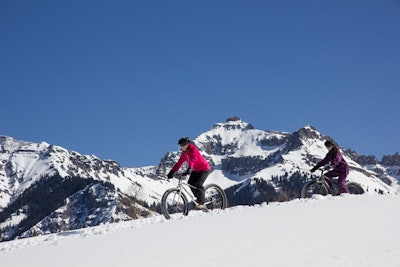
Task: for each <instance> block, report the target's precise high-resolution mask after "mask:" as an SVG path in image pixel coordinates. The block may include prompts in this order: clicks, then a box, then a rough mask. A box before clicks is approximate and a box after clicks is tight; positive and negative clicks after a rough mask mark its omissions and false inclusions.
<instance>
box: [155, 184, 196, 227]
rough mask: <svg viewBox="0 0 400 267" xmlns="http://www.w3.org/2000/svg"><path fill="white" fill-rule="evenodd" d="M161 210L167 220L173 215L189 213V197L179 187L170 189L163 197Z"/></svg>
mask: <svg viewBox="0 0 400 267" xmlns="http://www.w3.org/2000/svg"><path fill="white" fill-rule="evenodd" d="M161 211H162V213H163V215H164V217H165V218H166V219H167V220H168V219H171V216H172V215H179V214H181V215H182V216H186V215H188V213H189V204H188V200H187V197H186V196H185V194H183V193H182V192H180V190H178V189H177V188H171V189H168V190H167V191H165V193H164V195H163V196H162V198H161Z"/></svg>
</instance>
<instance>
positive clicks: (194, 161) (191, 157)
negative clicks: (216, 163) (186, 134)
mask: <svg viewBox="0 0 400 267" xmlns="http://www.w3.org/2000/svg"><path fill="white" fill-rule="evenodd" d="M184 162H187V163H188V165H189V168H191V169H192V170H193V171H196V172H200V171H208V170H210V165H209V164H208V162H207V160H206V159H205V158H204V157H203V156H202V155H201V154H200V152H199V150H198V149H197V147H196V146H195V145H194V144H190V145H189V147H188V149H187V150H186V152H182V154H181V157H180V158H179V160H178V162H177V163H176V164H175V165H174V167H172V171H173V172H177V171H178V170H179V168H180V167H181V166H182V164H183V163H184Z"/></svg>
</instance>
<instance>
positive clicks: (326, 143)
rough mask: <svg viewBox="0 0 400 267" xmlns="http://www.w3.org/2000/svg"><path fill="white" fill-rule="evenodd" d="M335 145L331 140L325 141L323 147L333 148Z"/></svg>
mask: <svg viewBox="0 0 400 267" xmlns="http://www.w3.org/2000/svg"><path fill="white" fill-rule="evenodd" d="M334 144H335V143H334V142H333V140H326V141H325V146H326V147H330V146H333V145H334Z"/></svg>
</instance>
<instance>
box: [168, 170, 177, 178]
mask: <svg viewBox="0 0 400 267" xmlns="http://www.w3.org/2000/svg"><path fill="white" fill-rule="evenodd" d="M174 173H175V172H174V171H173V170H170V171H169V173H168V174H167V177H168V178H169V179H171V178H173V177H174Z"/></svg>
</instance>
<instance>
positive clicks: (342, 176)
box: [338, 170, 349, 194]
mask: <svg viewBox="0 0 400 267" xmlns="http://www.w3.org/2000/svg"><path fill="white" fill-rule="evenodd" d="M348 174H349V171H348V170H346V171H344V172H340V173H339V179H338V187H339V193H340V194H342V193H349V189H348V188H347V186H346V178H347V175H348Z"/></svg>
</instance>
